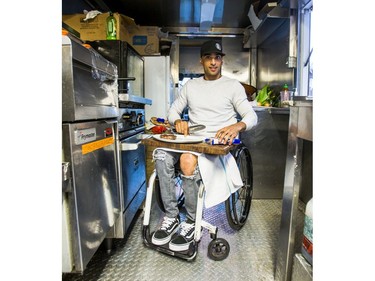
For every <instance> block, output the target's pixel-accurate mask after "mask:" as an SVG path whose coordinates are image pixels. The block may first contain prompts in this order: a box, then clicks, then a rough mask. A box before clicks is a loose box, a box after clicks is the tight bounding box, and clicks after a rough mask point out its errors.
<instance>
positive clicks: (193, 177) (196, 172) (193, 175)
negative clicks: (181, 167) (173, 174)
mask: <svg viewBox="0 0 375 281" xmlns="http://www.w3.org/2000/svg"><path fill="white" fill-rule="evenodd" d="M198 173H199V169H198V165H197V166H196V167H195V170H194V173H193V174H192V175H190V176H186V175H184V174H181V177H182V178H185V179H190V180H194V179H195V178H196V177H197V175H198Z"/></svg>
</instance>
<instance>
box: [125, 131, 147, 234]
mask: <svg viewBox="0 0 375 281" xmlns="http://www.w3.org/2000/svg"><path fill="white" fill-rule="evenodd" d="M141 140H142V133H138V134H136V135H133V136H131V137H128V138H125V139H123V140H121V141H120V148H121V155H120V158H121V170H122V171H121V172H122V173H121V174H122V186H123V203H124V212H123V218H124V221H125V223H124V227H125V233H126V232H127V231H128V229H129V226H130V224H131V222H132V221H133V219H134V216H135V215H136V213H137V211H138V210H139V209H140V207H141V205H142V203H143V201H144V199H145V197H146V153H145V146H144V145H143V144H141Z"/></svg>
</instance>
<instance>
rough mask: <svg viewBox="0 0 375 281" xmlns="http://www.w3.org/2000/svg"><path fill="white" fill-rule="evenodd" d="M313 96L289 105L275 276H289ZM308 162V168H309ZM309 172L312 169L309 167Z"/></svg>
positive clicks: (308, 139) (311, 134)
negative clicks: (305, 142) (304, 147)
mask: <svg viewBox="0 0 375 281" xmlns="http://www.w3.org/2000/svg"><path fill="white" fill-rule="evenodd" d="M312 116H313V102H312V100H300V101H295V103H294V106H292V107H290V118H289V131H288V147H287V155H286V166H285V179H284V191H283V203H282V214H281V223H280V234H279V248H278V253H277V261H276V271H275V280H283V281H284V280H285V281H287V280H290V279H291V273H292V262H293V255H294V252H295V241H296V239H295V238H296V237H295V233H296V224H297V220H296V216H297V211H298V208H297V207H298V201H299V197H300V187H301V182H302V170H303V168H304V167H303V163H304V161H303V146H304V141H306V140H307V141H310V142H312V140H313V130H312ZM311 167H312V166H310V167H309V168H310V169H312V168H311ZM310 173H311V174H312V171H310Z"/></svg>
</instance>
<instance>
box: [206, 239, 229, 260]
mask: <svg viewBox="0 0 375 281" xmlns="http://www.w3.org/2000/svg"><path fill="white" fill-rule="evenodd" d="M229 251H230V247H229V243H228V241H227V240H225V239H223V238H217V239H214V240H212V241H211V242H210V244H208V257H209V258H210V259H212V260H215V261H221V260H223V259H225V258H226V257H228V255H229Z"/></svg>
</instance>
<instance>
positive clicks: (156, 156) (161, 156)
mask: <svg viewBox="0 0 375 281" xmlns="http://www.w3.org/2000/svg"><path fill="white" fill-rule="evenodd" d="M166 155H167V153H166V152H165V151H163V150H156V151H154V152H153V153H152V159H153V160H154V161H155V160H162V161H164V160H165V157H166Z"/></svg>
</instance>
